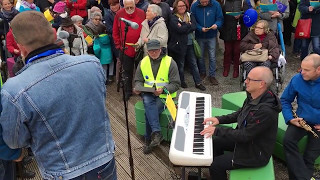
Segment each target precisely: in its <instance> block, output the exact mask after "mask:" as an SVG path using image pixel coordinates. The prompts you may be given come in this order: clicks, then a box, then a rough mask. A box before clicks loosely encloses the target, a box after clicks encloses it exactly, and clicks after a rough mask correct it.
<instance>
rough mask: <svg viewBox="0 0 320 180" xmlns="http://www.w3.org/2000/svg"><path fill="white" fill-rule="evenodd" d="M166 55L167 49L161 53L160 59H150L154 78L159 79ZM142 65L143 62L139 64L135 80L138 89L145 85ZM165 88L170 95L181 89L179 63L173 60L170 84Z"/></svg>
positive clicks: (170, 69) (170, 70)
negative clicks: (162, 60)
mask: <svg viewBox="0 0 320 180" xmlns="http://www.w3.org/2000/svg"><path fill="white" fill-rule="evenodd" d="M165 55H166V51H165V48H162V52H161V54H160V56H159V58H158V59H152V58H150V60H151V61H150V62H151V68H152V72H153V77H154V78H156V77H157V74H158V70H159V67H160V63H161V59H162V58H163V57H164V56H165ZM140 64H141V62H140V63H139V65H138V67H137V70H136V74H135V78H134V83H135V88H136V89H137V88H139V87H143V84H144V78H143V75H142V72H141V68H140ZM165 87H166V88H167V90H168V91H169V92H170V93H173V92H176V91H177V90H178V89H179V87H180V76H179V71H178V66H177V63H176V62H175V61H174V60H173V59H172V61H171V64H170V68H169V84H168V85H166V86H165ZM163 93H164V92H163Z"/></svg>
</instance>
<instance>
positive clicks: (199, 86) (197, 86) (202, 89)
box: [196, 83, 206, 91]
mask: <svg viewBox="0 0 320 180" xmlns="http://www.w3.org/2000/svg"><path fill="white" fill-rule="evenodd" d="M196 88H197V89H200V90H201V91H205V90H206V87H204V85H202V84H201V83H200V84H196Z"/></svg>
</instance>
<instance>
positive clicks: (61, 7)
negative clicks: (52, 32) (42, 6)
mask: <svg viewBox="0 0 320 180" xmlns="http://www.w3.org/2000/svg"><path fill="white" fill-rule="evenodd" d="M52 11H53V17H54V20H53V21H54V22H53V24H52V27H54V28H55V29H58V28H59V27H60V24H61V19H62V18H66V17H67V15H68V14H67V12H66V3H65V2H62V1H59V2H57V3H56V4H55V5H54V7H53V10H52Z"/></svg>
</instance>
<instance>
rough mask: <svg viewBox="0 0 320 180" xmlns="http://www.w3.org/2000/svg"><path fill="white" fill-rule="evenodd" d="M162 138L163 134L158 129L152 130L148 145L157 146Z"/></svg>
mask: <svg viewBox="0 0 320 180" xmlns="http://www.w3.org/2000/svg"><path fill="white" fill-rule="evenodd" d="M162 140H163V136H162V134H161V132H160V131H156V132H153V133H152V134H151V143H150V145H149V147H151V148H154V147H156V146H159V145H160V143H161V141H162Z"/></svg>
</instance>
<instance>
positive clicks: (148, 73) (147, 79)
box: [140, 55, 177, 98]
mask: <svg viewBox="0 0 320 180" xmlns="http://www.w3.org/2000/svg"><path fill="white" fill-rule="evenodd" d="M171 59H172V58H171V57H170V56H168V55H166V56H164V57H163V58H162V59H161V63H160V67H159V70H158V73H157V77H156V78H154V77H153V72H152V67H151V62H150V58H149V56H146V57H144V58H143V59H142V60H141V64H140V69H141V72H142V75H143V78H144V87H154V85H155V87H156V88H162V87H163V86H165V85H167V84H169V69H170V64H171ZM176 96H177V92H174V93H171V97H172V98H174V97H176ZM159 97H160V98H166V97H167V95H166V94H160V96H159Z"/></svg>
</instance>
